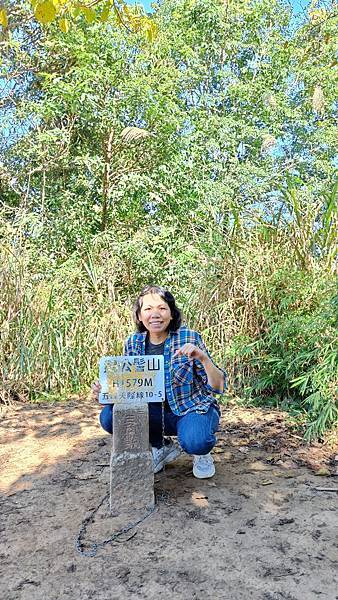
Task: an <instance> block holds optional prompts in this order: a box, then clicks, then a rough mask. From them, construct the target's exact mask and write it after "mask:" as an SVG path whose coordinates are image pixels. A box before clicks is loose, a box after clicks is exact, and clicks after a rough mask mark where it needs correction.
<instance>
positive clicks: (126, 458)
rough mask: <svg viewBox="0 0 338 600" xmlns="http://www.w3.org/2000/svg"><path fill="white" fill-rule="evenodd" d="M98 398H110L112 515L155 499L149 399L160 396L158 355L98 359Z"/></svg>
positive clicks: (149, 505)
mask: <svg viewBox="0 0 338 600" xmlns="http://www.w3.org/2000/svg"><path fill="white" fill-rule="evenodd" d="M100 383H101V394H100V397H99V401H100V402H101V403H102V404H107V403H109V404H114V408H113V446H112V453H111V463H110V509H111V512H112V514H113V515H119V514H121V513H122V512H125V511H130V510H149V509H151V508H153V506H154V504H155V497H154V474H153V460H152V453H151V451H150V448H149V417H148V405H147V403H148V402H160V401H162V400H163V398H164V361H163V356H117V357H113V356H106V357H103V358H101V360H100Z"/></svg>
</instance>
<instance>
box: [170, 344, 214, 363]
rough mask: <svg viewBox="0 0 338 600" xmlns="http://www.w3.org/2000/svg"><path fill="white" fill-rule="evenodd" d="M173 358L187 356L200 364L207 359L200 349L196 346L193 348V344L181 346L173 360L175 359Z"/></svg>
mask: <svg viewBox="0 0 338 600" xmlns="http://www.w3.org/2000/svg"><path fill="white" fill-rule="evenodd" d="M175 356H187V357H188V358H190V359H194V358H195V359H197V360H199V361H201V362H203V361H205V360H206V359H207V358H208V356H207V355H206V354H205V352H203V350H201V348H198V346H195V345H194V344H183V346H181V348H179V349H178V350H177V351H176V352H175V354H174V357H173V358H175Z"/></svg>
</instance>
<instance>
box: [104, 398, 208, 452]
mask: <svg viewBox="0 0 338 600" xmlns="http://www.w3.org/2000/svg"><path fill="white" fill-rule="evenodd" d="M100 423H101V425H102V427H103V429H104V430H105V431H107V432H108V433H112V432H113V431H112V429H113V405H112V404H107V405H106V406H105V407H104V408H103V409H102V411H101V413H100ZM218 425H219V412H218V410H217V409H216V408H215V407H214V406H212V405H211V406H210V408H209V410H208V412H206V413H197V412H189V413H187V414H186V415H183V416H182V417H179V416H177V415H174V413H172V412H171V411H167V410H165V411H164V433H165V435H169V436H170V435H177V438H178V441H179V444H180V446H181V448H182V449H183V450H184V451H185V452H187V454H208V452H210V450H212V448H213V447H214V446H215V444H216V441H217V439H216V436H215V432H216V431H217V430H218ZM149 441H150V443H151V445H152V446H154V447H155V448H161V446H162V405H161V404H158V403H157V402H149Z"/></svg>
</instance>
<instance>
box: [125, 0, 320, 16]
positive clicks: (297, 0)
mask: <svg viewBox="0 0 338 600" xmlns="http://www.w3.org/2000/svg"><path fill="white" fill-rule="evenodd" d="M153 1H154V0H129V2H130V4H142V5H143V6H144V8H145V10H146V11H151V6H150V5H151V3H152V2H153ZM287 1H288V4H290V5H291V6H292V8H293V10H294V13H295V14H299V13H302V12H303V11H304V10H306V9H307V7H308V5H309V4H310V0H287Z"/></svg>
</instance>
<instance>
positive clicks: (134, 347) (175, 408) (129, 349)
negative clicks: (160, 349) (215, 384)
mask: <svg viewBox="0 0 338 600" xmlns="http://www.w3.org/2000/svg"><path fill="white" fill-rule="evenodd" d="M146 337H147V332H146V331H145V332H142V333H133V334H132V335H130V336H129V337H128V338H127V340H126V342H125V345H124V354H125V355H127V356H128V355H129V356H138V355H145V342H146ZM187 343H189V344H194V345H195V346H197V347H198V348H201V350H203V352H205V353H206V354H207V355H208V356H209V358H210V359H211V356H210V354H209V352H208V350H207V349H206V347H205V345H204V343H203V340H202V338H201V336H200V334H199V333H197V332H196V331H192V330H191V329H188V328H187V327H184V326H183V327H180V329H178V330H177V331H171V332H170V333H169V334H168V337H167V339H166V340H165V343H164V381H165V393H166V400H167V402H168V404H169V406H170V408H171V410H172V412H173V413H174V414H175V415H180V416H181V415H185V414H186V413H188V412H191V411H195V412H201V413H205V412H207V411H208V409H209V407H210V405H211V404H214V405H215V406H216V407H217V408H218V406H217V402H216V399H215V397H214V394H222V393H223V392H221V391H220V390H216V389H213V388H212V387H211V386H210V385H209V383H208V377H207V374H206V372H205V370H204V368H203V366H202V363H201V362H200V361H199V360H195V359H194V360H189V358H188V357H187V356H175V358H174V354H175V352H176V351H177V350H178V349H179V348H181V347H182V346H183V344H187ZM211 360H212V359H211ZM221 370H222V371H223V369H221ZM223 373H224V389H225V388H226V373H225V371H223Z"/></svg>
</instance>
